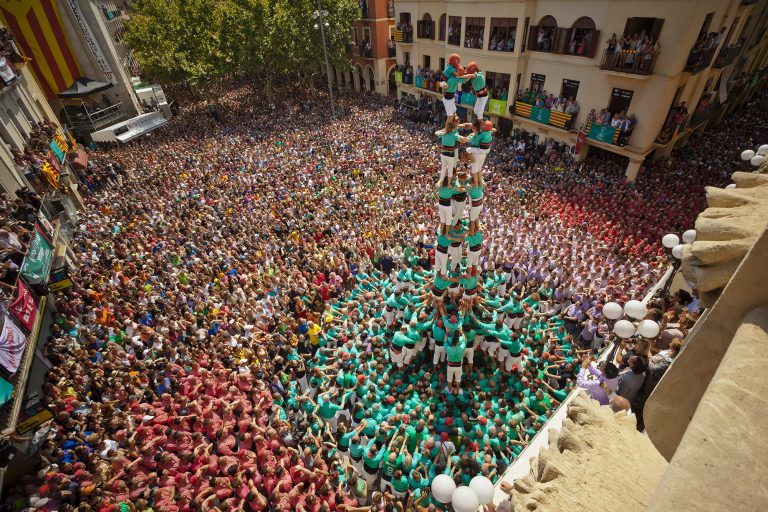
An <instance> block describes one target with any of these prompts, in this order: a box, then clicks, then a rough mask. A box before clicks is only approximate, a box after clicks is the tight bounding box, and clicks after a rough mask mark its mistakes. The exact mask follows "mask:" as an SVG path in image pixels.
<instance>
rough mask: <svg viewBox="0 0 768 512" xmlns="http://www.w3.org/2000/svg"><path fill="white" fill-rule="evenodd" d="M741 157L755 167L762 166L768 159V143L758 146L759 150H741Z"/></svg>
mask: <svg viewBox="0 0 768 512" xmlns="http://www.w3.org/2000/svg"><path fill="white" fill-rule="evenodd" d="M741 159H742V160H744V161H745V162H749V163H750V164H752V165H753V166H754V167H760V166H761V165H763V164H764V163H765V161H766V160H768V144H763V145H761V146H760V147H758V148H757V152H755V151H754V150H752V149H745V150H744V151H742V152H741Z"/></svg>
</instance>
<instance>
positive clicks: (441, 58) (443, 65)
mask: <svg viewBox="0 0 768 512" xmlns="http://www.w3.org/2000/svg"><path fill="white" fill-rule="evenodd" d="M444 69H445V57H440V71H442V70H444Z"/></svg>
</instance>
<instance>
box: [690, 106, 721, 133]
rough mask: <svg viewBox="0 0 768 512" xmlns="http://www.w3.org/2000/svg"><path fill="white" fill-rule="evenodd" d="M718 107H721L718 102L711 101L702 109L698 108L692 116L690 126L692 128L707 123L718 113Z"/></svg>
mask: <svg viewBox="0 0 768 512" xmlns="http://www.w3.org/2000/svg"><path fill="white" fill-rule="evenodd" d="M718 109H719V105H718V104H716V103H710V104H709V105H707V106H706V107H704V108H702V109H701V110H697V111H696V112H694V113H693V115H692V116H691V122H690V126H691V127H692V128H697V127H699V126H701V125H702V124H704V123H706V122H707V121H709V120H711V119H712V118H713V117H715V116H716V115H717V112H718Z"/></svg>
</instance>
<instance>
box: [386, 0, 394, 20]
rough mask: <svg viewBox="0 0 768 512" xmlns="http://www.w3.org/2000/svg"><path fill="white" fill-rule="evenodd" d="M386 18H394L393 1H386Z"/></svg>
mask: <svg viewBox="0 0 768 512" xmlns="http://www.w3.org/2000/svg"><path fill="white" fill-rule="evenodd" d="M387 17H388V18H394V17H395V0H387Z"/></svg>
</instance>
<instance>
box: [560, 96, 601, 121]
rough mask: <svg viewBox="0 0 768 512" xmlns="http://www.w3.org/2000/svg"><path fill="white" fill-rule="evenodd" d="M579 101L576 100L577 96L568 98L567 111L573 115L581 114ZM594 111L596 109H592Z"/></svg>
mask: <svg viewBox="0 0 768 512" xmlns="http://www.w3.org/2000/svg"><path fill="white" fill-rule="evenodd" d="M579 109H580V107H579V102H578V101H576V99H575V98H573V97H571V98H569V99H568V104H567V105H566V106H565V113H566V114H570V115H572V116H574V117H575V116H577V115H578V114H579ZM592 112H594V109H593V110H592Z"/></svg>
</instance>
